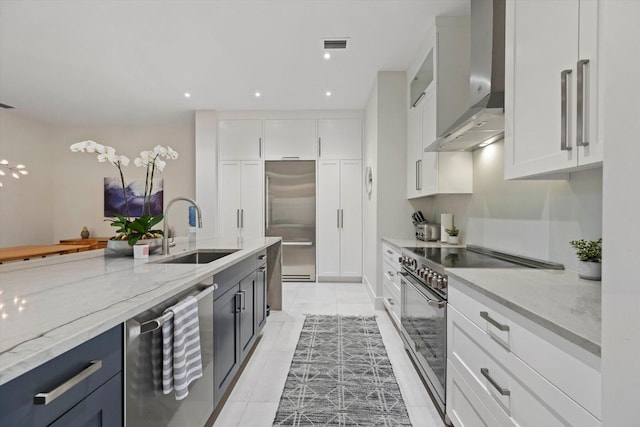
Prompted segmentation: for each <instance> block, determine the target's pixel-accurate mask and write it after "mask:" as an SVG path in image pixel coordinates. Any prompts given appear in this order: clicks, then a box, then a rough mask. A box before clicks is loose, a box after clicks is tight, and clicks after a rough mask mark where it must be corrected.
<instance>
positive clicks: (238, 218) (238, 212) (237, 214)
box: [236, 209, 240, 228]
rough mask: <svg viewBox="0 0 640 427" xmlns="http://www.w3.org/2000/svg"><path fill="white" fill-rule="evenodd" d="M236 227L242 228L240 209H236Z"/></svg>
mask: <svg viewBox="0 0 640 427" xmlns="http://www.w3.org/2000/svg"><path fill="white" fill-rule="evenodd" d="M236 228H240V209H236Z"/></svg>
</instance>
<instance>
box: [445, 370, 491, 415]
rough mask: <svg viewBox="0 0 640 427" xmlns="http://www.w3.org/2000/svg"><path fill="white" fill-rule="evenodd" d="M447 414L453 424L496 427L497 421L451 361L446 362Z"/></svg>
mask: <svg viewBox="0 0 640 427" xmlns="http://www.w3.org/2000/svg"><path fill="white" fill-rule="evenodd" d="M447 415H448V416H449V418H450V419H451V421H452V422H453V425H455V426H463V427H496V426H498V425H499V424H498V421H496V419H495V418H494V417H493V415H492V414H491V411H489V409H487V407H486V406H485V405H484V404H483V403H482V401H481V400H480V398H479V397H478V396H476V394H475V393H474V392H473V391H472V390H471V388H470V387H469V385H468V384H467V383H466V382H465V380H464V379H463V378H462V375H460V373H459V372H458V370H457V369H456V368H455V366H453V364H452V363H451V362H448V363H447Z"/></svg>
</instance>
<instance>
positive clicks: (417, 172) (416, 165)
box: [416, 160, 419, 191]
mask: <svg viewBox="0 0 640 427" xmlns="http://www.w3.org/2000/svg"><path fill="white" fill-rule="evenodd" d="M418 190H419V188H418V161H417V160H416V191H418Z"/></svg>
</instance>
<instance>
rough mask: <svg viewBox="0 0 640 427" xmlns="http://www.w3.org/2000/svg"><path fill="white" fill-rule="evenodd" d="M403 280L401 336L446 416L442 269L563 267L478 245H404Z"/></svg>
mask: <svg viewBox="0 0 640 427" xmlns="http://www.w3.org/2000/svg"><path fill="white" fill-rule="evenodd" d="M399 261H400V263H401V264H402V272H401V275H402V279H401V284H402V286H401V308H402V310H401V316H400V323H401V326H402V328H401V329H402V339H403V341H404V343H405V346H406V348H407V351H408V353H409V355H410V356H411V358H412V359H413V361H414V363H415V364H416V366H417V367H418V372H419V373H420V374H421V376H422V378H423V379H424V381H425V383H426V384H427V386H428V389H429V393H430V394H431V397H432V398H433V401H434V402H435V403H436V405H437V407H438V409H439V410H440V415H441V416H442V418H443V420H445V422H447V423H448V420H447V419H446V417H445V404H446V401H445V396H446V393H445V384H446V366H447V285H448V278H447V274H446V271H445V268H523V267H525V268H526V267H531V268H554V269H562V268H564V267H563V266H562V265H560V264H553V263H548V262H545V261H539V260H534V259H530V258H523V257H518V256H514V255H510V254H505V253H502V252H497V251H492V250H488V249H485V248H481V247H478V246H467V247H466V248H417V247H408V248H403V250H402V257H400V260H399Z"/></svg>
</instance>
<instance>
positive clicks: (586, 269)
mask: <svg viewBox="0 0 640 427" xmlns="http://www.w3.org/2000/svg"><path fill="white" fill-rule="evenodd" d="M578 277H580V278H581V279H586V280H600V278H601V277H602V264H601V263H599V262H587V261H578Z"/></svg>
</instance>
